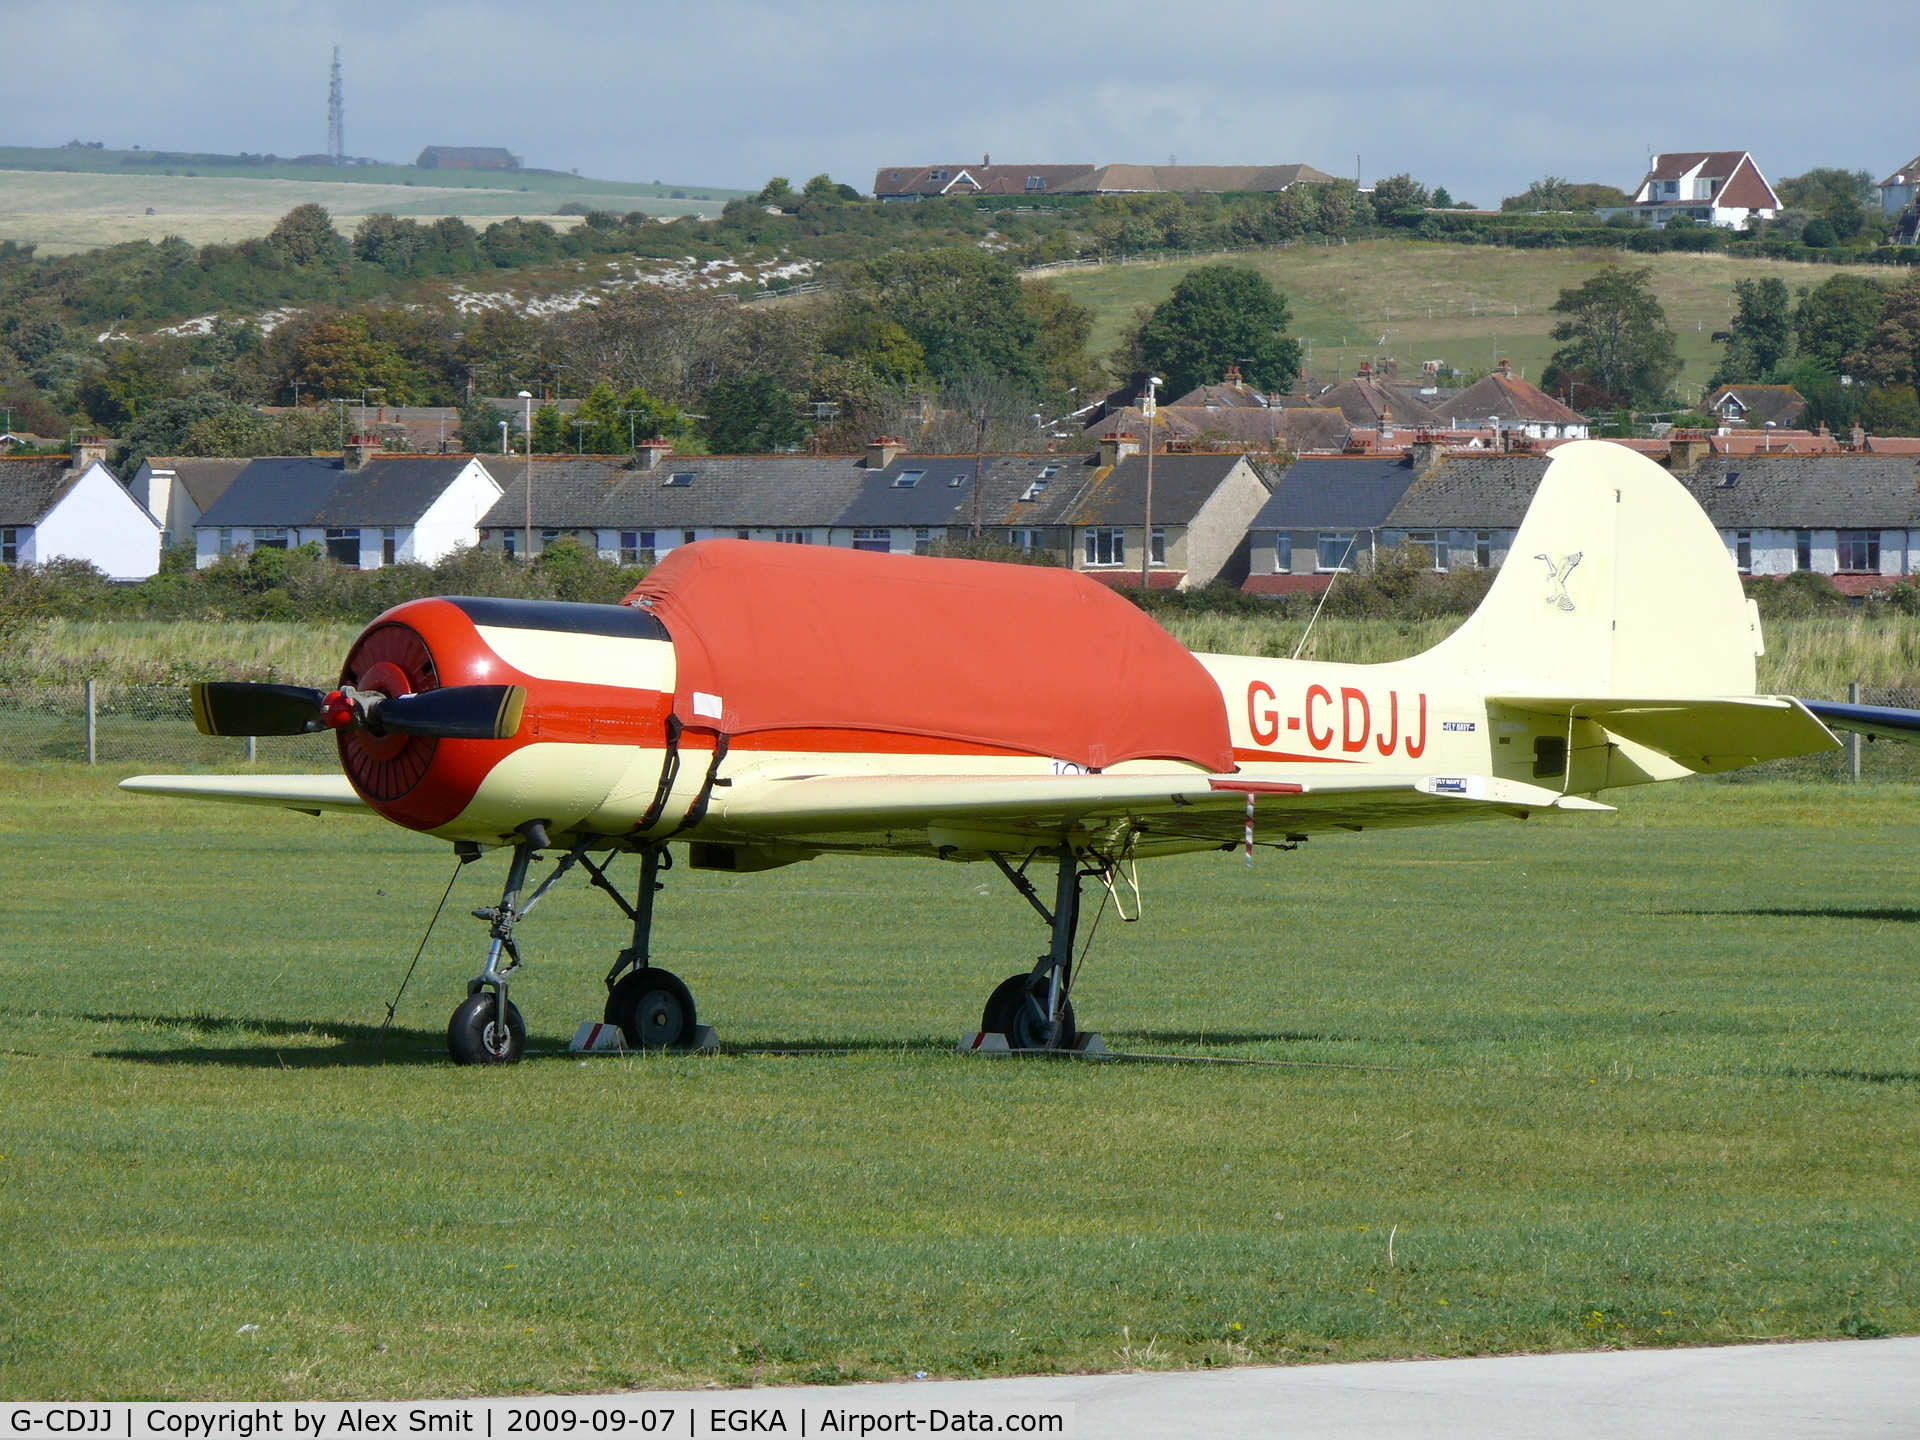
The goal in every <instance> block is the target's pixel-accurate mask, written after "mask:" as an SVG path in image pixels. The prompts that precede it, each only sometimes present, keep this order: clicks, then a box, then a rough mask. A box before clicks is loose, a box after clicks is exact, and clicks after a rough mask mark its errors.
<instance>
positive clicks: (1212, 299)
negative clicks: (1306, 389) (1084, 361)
mask: <svg viewBox="0 0 1920 1440" xmlns="http://www.w3.org/2000/svg"><path fill="white" fill-rule="evenodd" d="M1292 322H1293V316H1292V313H1291V311H1290V310H1289V309H1288V306H1287V297H1286V296H1284V295H1283V294H1281V293H1280V292H1279V291H1278V290H1276V289H1275V288H1274V287H1273V284H1272V282H1271V281H1269V280H1268V279H1267V278H1266V276H1264V275H1262V274H1260V273H1259V272H1258V271H1257V270H1250V269H1248V268H1247V267H1246V266H1244V265H1202V266H1199V267H1197V268H1196V269H1193V270H1189V271H1188V272H1187V274H1186V276H1185V278H1184V279H1182V280H1181V282H1180V283H1179V284H1178V285H1177V286H1175V287H1174V291H1173V294H1172V295H1171V296H1169V297H1168V298H1167V299H1166V300H1165V301H1163V302H1162V303H1161V304H1159V305H1157V306H1155V307H1154V310H1153V313H1152V314H1151V315H1149V316H1148V318H1147V321H1146V323H1145V324H1144V325H1142V326H1141V327H1140V338H1139V345H1140V352H1141V355H1142V357H1143V358H1144V359H1145V361H1146V362H1147V364H1148V365H1150V366H1152V367H1153V368H1154V369H1156V370H1158V371H1159V372H1160V373H1161V374H1162V375H1163V376H1165V377H1166V381H1167V396H1168V398H1169V399H1174V398H1177V397H1179V396H1181V395H1184V394H1186V393H1187V392H1188V391H1189V390H1192V389H1194V388H1195V387H1196V386H1200V385H1211V384H1214V383H1216V382H1218V381H1219V379H1220V377H1221V376H1222V375H1224V374H1225V373H1226V369H1227V366H1229V365H1233V364H1238V365H1239V366H1240V369H1241V374H1243V375H1244V376H1245V377H1246V379H1247V382H1248V383H1249V384H1252V385H1255V386H1258V387H1259V388H1260V389H1262V390H1277V391H1282V392H1285V391H1288V390H1291V389H1292V388H1293V381H1294V377H1295V376H1297V375H1298V374H1299V373H1300V344H1299V342H1298V341H1297V340H1294V339H1293V338H1291V337H1290V336H1289V335H1288V334H1287V329H1288V327H1289V326H1290V325H1291V324H1292Z"/></svg>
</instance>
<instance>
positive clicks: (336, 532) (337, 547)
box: [327, 528, 360, 567]
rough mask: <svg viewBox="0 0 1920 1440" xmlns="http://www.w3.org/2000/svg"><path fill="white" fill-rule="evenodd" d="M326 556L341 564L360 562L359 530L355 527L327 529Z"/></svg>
mask: <svg viewBox="0 0 1920 1440" xmlns="http://www.w3.org/2000/svg"><path fill="white" fill-rule="evenodd" d="M327 558H328V559H329V560H333V561H337V562H338V563H339V564H342V565H353V566H356V567H357V566H358V565H359V564H360V532H359V530H357V529H352V530H343V529H338V528H334V529H329V530H328V531H327Z"/></svg>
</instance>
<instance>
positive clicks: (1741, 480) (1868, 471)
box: [1680, 455, 1920, 530]
mask: <svg viewBox="0 0 1920 1440" xmlns="http://www.w3.org/2000/svg"><path fill="white" fill-rule="evenodd" d="M1680 480H1681V483H1682V484H1684V485H1685V486H1686V487H1687V490H1688V491H1689V492H1690V493H1691V494H1692V495H1693V497H1694V499H1696V500H1698V501H1699V502H1700V505H1701V508H1702V509H1704V510H1705V511H1706V512H1707V514H1708V515H1709V516H1710V517H1712V519H1713V523H1714V524H1715V525H1717V526H1719V527H1721V528H1722V529H1735V530H1748V529H1781V530H1827V529H1849V530H1852V529H1860V530H1868V529H1877V528H1880V527H1882V526H1884V527H1887V528H1889V529H1905V528H1907V527H1909V526H1913V527H1920V462H1916V461H1915V460H1914V459H1913V458H1912V457H1910V456H1904V455H1716V456H1713V457H1711V458H1709V459H1706V460H1703V461H1701V462H1700V464H1699V466H1698V468H1696V469H1695V470H1693V471H1692V472H1691V473H1689V474H1687V475H1683V476H1681V477H1680ZM1729 480H1732V481H1733V482H1734V483H1733V484H1731V485H1729V484H1728V483H1727V482H1728V481H1729Z"/></svg>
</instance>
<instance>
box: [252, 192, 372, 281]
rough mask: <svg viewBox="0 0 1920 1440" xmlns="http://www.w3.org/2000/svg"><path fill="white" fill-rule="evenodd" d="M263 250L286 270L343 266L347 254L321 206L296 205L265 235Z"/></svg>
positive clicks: (331, 219)
mask: <svg viewBox="0 0 1920 1440" xmlns="http://www.w3.org/2000/svg"><path fill="white" fill-rule="evenodd" d="M267 249H268V250H269V251H271V252H272V254H273V257H274V259H275V260H276V261H277V262H278V263H279V264H280V265H282V266H284V267H285V268H287V269H289V270H306V269H311V268H314V267H317V266H335V265H344V264H345V263H346V262H347V259H348V257H349V256H350V255H351V253H352V252H351V251H350V250H349V249H348V248H347V242H346V241H345V240H343V239H341V238H340V232H339V231H337V230H335V229H334V228H333V216H331V215H329V214H328V213H327V209H326V207H325V206H324V205H312V204H308V205H296V206H294V207H293V209H291V210H289V211H288V212H287V213H286V214H285V215H282V216H281V217H280V223H279V224H277V225H275V226H274V227H273V229H271V230H269V231H268V232H267Z"/></svg>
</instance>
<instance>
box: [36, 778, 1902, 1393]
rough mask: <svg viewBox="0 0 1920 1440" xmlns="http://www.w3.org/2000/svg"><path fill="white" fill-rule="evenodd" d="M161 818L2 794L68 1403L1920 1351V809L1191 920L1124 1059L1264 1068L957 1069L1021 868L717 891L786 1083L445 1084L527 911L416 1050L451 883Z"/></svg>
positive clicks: (1396, 882)
mask: <svg viewBox="0 0 1920 1440" xmlns="http://www.w3.org/2000/svg"><path fill="white" fill-rule="evenodd" d="M112 778H113V777H112V776H111V775H102V774H100V773H98V772H93V773H89V772H86V771H84V770H81V769H80V768H78V767H60V766H48V767H43V768H33V769H20V768H13V769H0V834H4V835H5V843H6V845H7V852H8V853H9V854H10V855H11V856H12V857H14V860H15V863H14V865H13V867H12V868H11V874H12V876H13V882H14V895H13V897H12V899H11V900H10V902H9V903H8V905H7V906H6V907H5V908H4V910H0V939H4V942H5V943H4V948H0V957H4V958H0V976H4V984H5V1001H4V1006H5V1012H6V1019H7V1036H6V1040H5V1045H4V1053H0V1083H3V1084H4V1093H5V1094H6V1096H7V1100H8V1103H7V1105H6V1107H5V1110H4V1114H0V1176H4V1180H5V1183H4V1186H3V1187H0V1393H4V1394H5V1395H7V1396H10V1397H20V1396H40V1397H46V1396H89V1397H100V1398H106V1397H121V1396H125V1397H132V1396H150V1397H156V1398H163V1397H183V1398H184V1397H192V1398H212V1397H219V1396H313V1397H336V1398H338V1397H353V1396H401V1395H420V1394H448V1395H452V1394H463V1393H473V1392H493V1393H499V1392H502V1391H507V1392H511V1391H543V1390H544V1391H567V1390H577V1389H589V1388H593V1389H604V1388H608V1387H617V1386H629V1385H664V1384H669V1383H671V1384H678V1385H688V1384H698V1383H704V1382H707V1381H714V1382H718V1383H721V1384H743V1383H750V1382H754V1381H769V1382H771V1381H797V1380H813V1381H819V1380H841V1379H855V1378H866V1377H882V1376H895V1375H901V1374H905V1373H911V1372H914V1371H917V1370H926V1371H930V1372H932V1373H934V1374H936V1375H976V1374H1004V1373H1013V1372H1023V1371H1056V1370H1102V1369H1116V1368H1141V1367H1157V1366H1199V1365H1221V1364H1236V1363H1244V1362H1263V1361H1286V1362H1295V1361H1317V1360H1333V1359H1352V1358H1360V1357H1366V1356H1396V1355H1432V1354H1465V1353H1483V1352H1493V1351H1516V1350H1540V1349H1561V1348H1590V1347H1601V1346H1617V1345H1677V1344H1698V1343H1704V1342H1722V1341H1739V1340H1761V1339H1773V1338H1779V1337H1787V1336H1845V1335H1871V1334H1876V1333H1880V1332H1883V1331H1884V1332H1903V1331H1906V1332H1910V1331H1914V1330H1916V1329H1920V1272H1917V1271H1916V1261H1915V1255H1916V1246H1917V1244H1920V1207H1917V1206H1916V1204H1915V1200H1914V1196H1915V1195H1916V1193H1920V1188H1917V1187H1920V1173H1916V1171H1917V1170H1920V1166H1917V1165H1916V1160H1915V1157H1916V1154H1920V1146H1917V1142H1920V987H1916V985H1915V983H1914V982H1915V979H1916V969H1915V967H1916V962H1915V960H1914V958H1913V957H1914V951H1913V946H1912V935H1913V931H1914V926H1915V924H1916V923H1920V878H1916V876H1920V864H1916V862H1920V807H1917V806H1916V805H1915V801H1914V797H1915V793H1916V792H1915V791H1913V790H1911V789H1909V788H1905V787H1898V786H1872V785H1870V786H1864V787H1860V788H1858V789H1852V788H1848V787H1835V786H1816V787H1805V788H1801V787H1792V786H1784V785H1747V786H1736V785H1691V786H1673V787H1665V788H1663V789H1661V790H1658V791H1654V792H1647V793H1629V794H1627V795H1625V796H1624V797H1621V805H1622V809H1621V812H1620V814H1618V815H1617V816H1612V817H1605V816H1602V817H1583V818H1579V819H1573V818H1569V819H1564V820H1558V821H1553V822H1548V823H1544V824H1542V823H1538V822H1536V823H1531V824H1528V825H1527V826H1525V827H1524V828H1522V827H1521V826H1519V825H1513V824H1505V825H1499V826H1494V825H1486V826H1468V827H1461V828H1458V829H1451V830H1443V831H1428V832H1400V833H1391V832H1390V833H1382V834H1377V835H1365V836H1353V837H1349V838H1344V839H1340V840H1316V841H1314V842H1313V843H1312V844H1310V845H1308V846H1306V847H1304V848H1303V849H1302V850H1301V851H1300V852H1298V853H1296V854H1291V855H1275V854H1267V853H1262V854H1261V856H1260V857H1259V859H1258V860H1257V862H1256V864H1255V866H1254V868H1253V869H1252V870H1251V871H1249V870H1247V869H1246V868H1244V867H1243V866H1242V864H1241V862H1240V860H1239V858H1238V857H1232V856H1222V855H1212V856H1201V857H1193V858H1188V859H1183V860H1176V861H1167V862H1161V863H1159V864H1158V865H1156V866H1153V867H1151V868H1149V869H1148V871H1147V873H1146V886H1147V891H1146V905H1147V915H1146V919H1145V921H1144V922H1143V923H1142V924H1139V925H1132V926H1122V925H1118V924H1115V923H1114V921H1113V919H1112V916H1111V915H1109V916H1108V917H1107V918H1106V920H1105V921H1104V923H1103V924H1102V925H1101V926H1100V928H1099V930H1098V934H1097V936H1096V938H1095V941H1094V944H1093V950H1092V958H1091V960H1090V962H1089V963H1088V965H1087V967H1086V970H1085V972H1084V980H1083V984H1082V986H1081V988H1080V990H1079V992H1078V994H1077V996H1076V999H1077V1001H1078V1003H1079V1006H1080V1009H1081V1014H1082V1019H1083V1023H1085V1024H1087V1025H1089V1026H1091V1027H1093V1028H1097V1029H1099V1030H1102V1031H1104V1032H1105V1033H1106V1035H1107V1036H1108V1038H1109V1041H1110V1042H1111V1043H1113V1044H1115V1045H1116V1046H1117V1047H1118V1048H1122V1049H1126V1050H1134V1051H1145V1052H1152V1053H1157V1054H1180V1055H1187V1056H1211V1057H1220V1058H1240V1059H1262V1060H1270V1061H1284V1062H1288V1063H1286V1064H1275V1065H1265V1066H1230V1065H1206V1064H1166V1063H1124V1062H1118V1063H1105V1064H1094V1063H1086V1062H1074V1061H1058V1062H1046V1061H1017V1060H1002V1061H993V1060H981V1059H968V1058H962V1057H959V1056H955V1055H953V1054H952V1053H950V1051H949V1049H948V1047H950V1046H951V1044H952V1041H953V1037H954V1036H955V1035H956V1034H958V1033H959V1032H960V1031H961V1030H963V1029H966V1028H969V1027H970V1026H971V1025H972V1024H973V1023H975V1022H976V1020H977V1017H978V1014H979V1006H980V1002H981V1000H982V998H983V997H984V995H985V993H986V991H987V990H988V988H989V987H990V986H991V985H992V984H993V983H994V982H995V981H997V980H998V979H999V978H1000V977H1001V976H1003V975H1005V974H1007V973H1009V972H1011V971H1012V970H1014V969H1016V968H1022V967H1024V965H1025V964H1026V963H1027V959H1028V957H1030V956H1032V955H1033V954H1035V953H1036V952H1037V949H1038V946H1039V944H1040V934H1039V927H1038V925H1037V923H1036V922H1035V921H1034V920H1033V919H1032V917H1031V915H1030V914H1029V913H1028V912H1027V911H1026V909H1025V907H1024V905H1022V904H1021V903H1020V902H1019V901H1018V900H1017V899H1016V898H1015V897H1014V896H1013V895H1012V894H1011V893H1010V892H1009V891H1008V890H1007V887H1006V886H1005V885H1004V884H1002V883H1001V882H1000V881H999V880H998V877H997V876H995V874H994V873H993V872H992V871H991V870H990V869H987V868H986V867H983V866H969V867H953V866H947V865H943V864H940V863H937V862H904V861H903V862H897V863H886V864H883V863H874V862H868V863H861V862H855V861H843V860H820V861H816V862H813V863H811V864H806V865H800V866H795V867H792V868H790V869H786V870H780V871H775V872H771V873H769V874H765V875H758V876H745V877H726V876H719V875H709V874H701V875H693V874H688V873H687V872H685V871H675V872H673V874H672V875H671V876H670V877H669V881H670V884H669V888H668V890H667V892H666V894H665V895H664V896H663V898H662V908H661V920H660V929H659V931H658V932H657V933H658V939H657V953H658V957H659V959H660V961H661V963H663V964H669V965H671V967H672V968H673V969H675V970H676V971H677V972H679V973H680V974H682V975H683V976H685V977H686V978H687V979H688V980H689V981H690V983H691V984H692V985H693V987H694V990H695V993H696V995H697V996H698V997H699V1001H700V1007H701V1018H702V1019H703V1020H706V1021H708V1022H710V1023H712V1024H714V1025H716V1026H718V1027H719V1030H720V1033H721V1035H722V1038H723V1040H724V1042H725V1043H726V1044H727V1045H728V1046H729V1053H726V1054H723V1055H721V1056H718V1057H711V1058H679V1057H676V1058H652V1059H600V1060H595V1061H592V1062H588V1063H582V1062H579V1061H576V1060H573V1059H570V1058H566V1057H563V1056H556V1055H546V1056H538V1057H533V1058H530V1059H529V1060H528V1061H527V1062H526V1063H525V1064H523V1065H521V1066H520V1067H518V1068H517V1069H513V1070H509V1071H499V1072H478V1071H468V1070H456V1069H454V1068H453V1067H452V1066H450V1065H449V1064H447V1063H446V1061H445V1060H444V1058H443V1054H442V1043H443V1042H442V1037H441V1032H442V1028H443V1026H444V1021H445V1016H446V1013H447V1012H448V1011H449V1010H450V1008H451V1007H452V1005H453V1003H454V1002H455V1000H456V999H457V998H458V997H459V995H460V994H462V993H463V991H464V982H465V980H466V979H467V977H468V976H469V975H470V974H472V973H473V972H474V971H475V970H476V969H477V962H478V957H479V948H480V947H479V941H480V938H481V927H480V926H479V925H477V924H476V923H475V922H474V921H472V920H470V919H467V918H466V917H465V914H464V912H465V910H466V909H467V908H469V907H471V906H473V905H477V904H485V903H490V901H491V899H492V898H493V895H492V894H491V893H489V891H490V887H493V886H497V884H498V881H499V871H500V868H501V866H500V861H499V858H498V857H494V858H492V859H489V860H487V861H483V862H482V863H480V864H478V865H475V866H473V867H471V868H469V869H468V870H467V871H465V872H463V873H462V875H461V878H460V881H459V883H458V885H457V888H456V889H455V891H454V896H453V902H452V904H450V906H449V911H450V916H449V918H448V919H446V920H444V921H443V922H442V926H441V929H440V930H439V931H438V932H437V933H436V935H435V937H434V939H433V941H432V943H431V944H430V945H429V947H428V949H427V951H426V955H425V958H424V959H423V961H422V963H421V967H420V971H419V973H418V975H417V976H416V977H415V979H414V982H413V986H412V988H411V990H410V991H409V993H408V996H407V998H406V1000H405V1002H404V1003H403V1004H402V1006H401V1008H400V1012H399V1021H398V1028H397V1029H396V1031H395V1032H394V1034H393V1035H392V1037H391V1040H390V1043H389V1044H388V1045H387V1047H386V1048H385V1049H384V1050H382V1049H380V1048H378V1047H377V1045H376V1044H375V1043H374V1030H373V1027H374V1025H375V1024H376V1023H377V1022H378V1020H379V1019H380V1017H381V1015H382V1014H383V1007H384V1003H385V1001H386V1000H387V999H388V998H389V997H390V996H391V995H392V994H393V991H394V987H395V985H396V983H397V981H398V979H399V977H400V975H401V973H402V972H403V971H404V969H405V968H406V963H407V960H408V957H409V956H410V955H411V953H412V950H413V947H414V945H415V944H416V943H417V941H418V938H419V935H420V931H421V927H422V925H423V924H424V921H425V918H426V916H427V914H428V912H429V911H430V910H431V908H432V906H433V903H434V901H435V899H436V898H437V897H438V894H439V888H440V886H442V885H443V884H445V883H446V879H447V875H448V871H449V869H450V861H449V857H448V856H447V854H446V853H445V851H444V849H443V848H442V847H440V846H438V845H434V844H431V843H429V842H426V841H424V840H421V839H418V838H415V837H412V836H409V835H406V834H404V833H402V832H400V831H397V830H394V829H391V828H388V827H385V826H383V825H380V824H377V823H375V822H372V821H365V820H354V819H337V818H329V819H326V820H310V819H307V818H305V817H302V816H298V815H284V814H279V813H250V812H246V811H229V810H221V809H217V808H214V807H194V806H184V805H183V806H169V805H167V804H163V803H161V802H155V801H151V800H138V799H133V798H130V797H126V796H122V795H120V794H119V793H118V792H115V791H113V790H112V789H111V788H110V783H109V782H110V780H111V779H112ZM622 878H623V879H624V878H627V877H625V876H624V875H623V877H622ZM615 922H616V917H615V915H614V912H613V911H612V908H611V906H610V905H609V904H608V903H607V902H606V901H605V900H604V898H603V897H599V896H598V895H597V894H596V893H595V892H592V891H589V890H586V889H584V888H582V887H579V886H575V885H572V884H569V885H566V886H563V887H562V888H561V889H559V890H557V891H556V892H555V894H554V895H553V897H552V898H551V899H550V901H549V902H548V904H547V906H546V907H545V908H543V910H542V911H540V912H537V913H536V915H535V917H534V918H533V919H532V920H531V921H529V922H528V924H527V925H526V926H525V927H524V928H523V930H522V932H521V933H522V938H523V939H524V940H525V941H526V942H527V944H528V946H529V954H530V958H531V967H530V970H529V972H528V974H527V976H526V979H525V982H524V983H523V984H522V985H520V986H518V987H516V998H518V999H519V1001H520V1003H521V1004H522V1005H523V1006H524V1007H525V1009H526V1010H527V1013H528V1018H529V1022H530V1026H531V1029H532V1031H533V1039H532V1042H531V1043H532V1045H533V1046H534V1047H535V1048H537V1049H542V1050H552V1049H554V1048H556V1047H558V1046H560V1045H561V1044H563V1043H564V1039H565V1037H566V1035H567V1034H568V1033H570V1032H571V1030H572V1029H573V1027H574V1025H575V1024H576V1023H577V1022H578V1021H580V1020H582V1019H586V1018H590V1017H593V1016H596V1015H597V1014H598V1005H599V997H600V995H601V993H602V992H601V988H600V983H599V976H600V974H601V972H602V971H603V970H604V968H605V966H606V964H607V962H608V960H609V959H610V957H611V953H612V951H613V950H614V949H615V948H616V947H617V945H618V944H619V943H620V941H619V932H618V927H617V925H616V923H615ZM814 1047H819V1048H820V1049H821V1052H822V1053H814V1054H799V1055H795V1054H788V1055H774V1054H766V1053H753V1052H755V1051H766V1050H795V1049H799V1050H805V1049H809V1048H814ZM1340 1067H1374V1068H1340ZM256 1326H257V1327H258V1328H257V1329H251V1328H249V1329H243V1328H242V1327H256Z"/></svg>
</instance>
